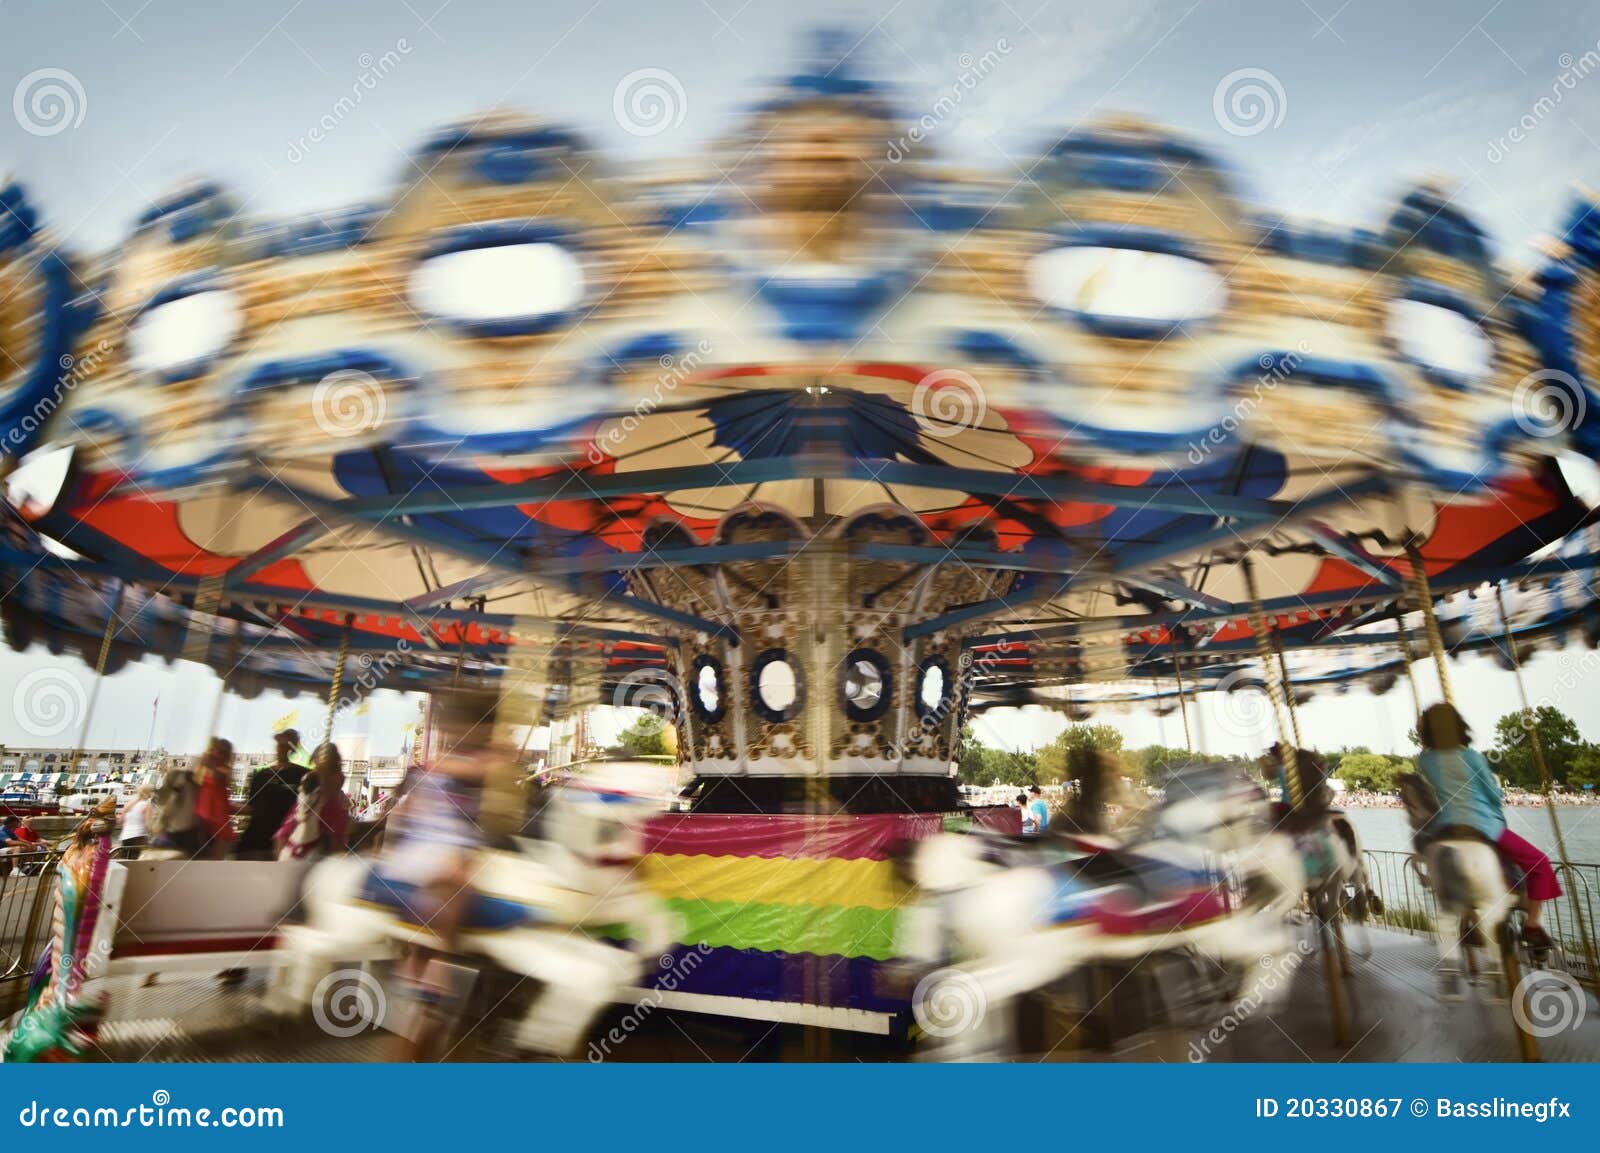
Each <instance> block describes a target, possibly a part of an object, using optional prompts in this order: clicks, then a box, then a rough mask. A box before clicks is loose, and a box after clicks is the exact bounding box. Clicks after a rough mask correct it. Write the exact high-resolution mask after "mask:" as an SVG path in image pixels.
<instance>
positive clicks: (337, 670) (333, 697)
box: [322, 613, 356, 744]
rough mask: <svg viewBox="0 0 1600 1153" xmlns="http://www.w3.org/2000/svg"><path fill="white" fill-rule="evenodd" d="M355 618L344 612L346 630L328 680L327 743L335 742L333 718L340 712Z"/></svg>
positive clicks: (325, 737) (324, 734)
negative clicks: (351, 631)
mask: <svg viewBox="0 0 1600 1153" xmlns="http://www.w3.org/2000/svg"><path fill="white" fill-rule="evenodd" d="M355 620H356V614H355V613H345V614H344V631H343V632H342V633H340V634H339V656H338V659H337V660H335V661H334V662H333V679H332V680H331V681H329V682H328V721H327V724H326V725H325V726H324V727H323V732H322V739H323V741H324V743H326V744H332V743H333V718H334V716H335V715H336V714H337V713H338V712H339V692H340V690H341V689H343V688H344V666H345V660H346V658H348V657H349V655H350V629H351V627H352V626H353V625H354V624H355Z"/></svg>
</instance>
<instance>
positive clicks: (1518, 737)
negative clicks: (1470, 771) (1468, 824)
mask: <svg viewBox="0 0 1600 1153" xmlns="http://www.w3.org/2000/svg"><path fill="white" fill-rule="evenodd" d="M1530 729H1532V730H1533V731H1535V732H1537V733H1538V737H1539V747H1540V749H1541V750H1543V752H1544V760H1545V764H1546V765H1547V766H1549V769H1550V778H1551V780H1553V781H1555V782H1556V783H1557V784H1564V783H1565V782H1566V781H1567V774H1568V772H1569V770H1570V769H1571V767H1572V765H1573V762H1574V761H1576V760H1577V759H1578V756H1579V754H1580V753H1581V752H1582V751H1583V747H1584V742H1583V738H1582V737H1581V736H1580V735H1579V733H1578V726H1577V725H1576V724H1574V723H1573V720H1572V718H1571V717H1569V716H1567V714H1566V713H1564V712H1562V711H1561V710H1560V709H1558V708H1556V707H1554V706H1553V705H1540V706H1539V707H1538V708H1536V709H1520V710H1518V711H1517V712H1514V713H1507V714H1506V715H1505V716H1503V717H1501V718H1500V719H1499V720H1498V721H1496V722H1495V726H1494V756H1493V757H1492V758H1491V759H1492V760H1493V761H1494V762H1495V769H1496V771H1497V772H1499V773H1500V775H1501V776H1503V777H1505V778H1506V780H1508V781H1509V782H1511V783H1512V784H1513V785H1517V786H1519V787H1521V788H1524V789H1538V788H1540V778H1539V767H1538V765H1537V764H1536V763H1535V762H1534V758H1533V741H1532V739H1531V738H1530V736H1529V730H1530Z"/></svg>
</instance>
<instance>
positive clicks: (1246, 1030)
mask: <svg viewBox="0 0 1600 1153" xmlns="http://www.w3.org/2000/svg"><path fill="white" fill-rule="evenodd" d="M1352 944H1353V945H1355V946H1356V947H1357V949H1358V952H1364V953H1367V955H1366V956H1365V957H1364V958H1362V957H1358V959H1357V960H1356V964H1355V971H1354V973H1353V974H1352V976H1351V977H1350V979H1349V988H1350V990H1351V993H1352V1002H1353V1006H1354V1020H1355V1024H1354V1030H1353V1036H1354V1038H1355V1043H1354V1044H1353V1045H1351V1046H1349V1047H1348V1048H1339V1047H1336V1046H1334V1045H1333V1044H1332V1043H1331V1034H1330V1027H1329V1021H1328V1014H1327V1010H1326V1007H1325V1003H1324V997H1325V991H1324V988H1323V984H1322V971H1321V968H1320V961H1319V959H1318V958H1317V957H1316V956H1312V957H1310V958H1309V959H1308V960H1306V961H1305V962H1304V963H1303V964H1301V965H1300V966H1299V968H1298V969H1296V970H1294V972H1293V973H1292V976H1291V977H1290V978H1289V981H1288V988H1287V993H1286V995H1285V996H1284V998H1283V999H1282V1001H1281V1002H1280V1003H1278V1004H1276V1005H1262V1006H1260V1007H1258V1008H1256V1009H1254V1010H1251V1011H1246V1010H1240V1011H1238V1012H1237V1013H1235V1015H1234V1020H1233V1021H1232V1022H1231V1023H1229V1025H1228V1027H1226V1028H1222V1029H1221V1030H1220V1035H1221V1040H1220V1041H1212V1040H1210V1038H1209V1036H1208V1035H1214V1034H1212V1030H1213V1029H1214V1028H1218V1027H1219V1026H1221V1025H1222V1024H1223V1020H1222V1017H1221V1016H1220V1015H1219V1017H1218V1018H1217V1020H1215V1021H1202V1022H1201V1023H1200V1024H1199V1025H1198V1026H1196V1027H1194V1028H1190V1029H1187V1030H1183V1031H1173V1032H1169V1033H1165V1034H1162V1035H1159V1036H1151V1035H1146V1036H1143V1037H1140V1038H1138V1039H1136V1040H1134V1041H1132V1042H1130V1043H1128V1044H1125V1045H1122V1046H1119V1047H1118V1048H1117V1049H1116V1050H1115V1051H1113V1052H1106V1051H1103V1050H1082V1049H1070V1048H1068V1047H1058V1048H1057V1049H1055V1050H1053V1051H1051V1052H1048V1053H1031V1054H1025V1055H1020V1056H1019V1057H1018V1060H1034V1061H1037V1060H1050V1061H1083V1060H1102V1061H1104V1060H1109V1061H1156V1060H1164V1061H1189V1060H1195V1059H1197V1058H1199V1059H1204V1060H1209V1061H1362V1062H1365V1061H1458V1060H1459V1061H1516V1060H1518V1059H1519V1056H1518V1050H1517V1042H1516V1036H1515V1033H1514V1031H1513V1024H1512V1016H1511V1010H1510V1007H1509V1005H1507V1004H1506V1003H1505V1002H1504V1001H1493V1000H1490V999H1489V998H1488V997H1487V996H1486V992H1485V991H1484V990H1469V994H1468V997H1467V999H1466V1000H1465V1001H1462V1002H1456V1003H1444V1002H1441V1001H1439V1000H1438V998H1437V996H1436V991H1435V989H1436V982H1435V978H1434V973H1433V967H1432V966H1433V962H1434V956H1435V954H1434V952H1433V950H1432V948H1431V945H1430V943H1429V941H1427V940H1426V939H1424V938H1421V937H1413V936H1409V935H1406V934H1403V933H1397V932H1392V931H1388V930H1377V931H1373V932H1371V933H1370V934H1369V941H1368V946H1370V948H1368V947H1365V946H1363V945H1362V943H1361V940H1360V937H1359V935H1358V936H1356V937H1354V938H1353V940H1352ZM258 991H259V986H256V985H253V984H246V985H243V986H239V987H227V986H223V985H221V984H220V983H219V982H218V981H217V980H215V979H214V978H211V977H205V978H198V979H179V978H163V979H162V981H161V982H160V983H158V984H157V985H155V986H152V987H139V988H124V989H123V990H121V991H120V992H119V993H118V994H117V996H116V997H115V999H114V1000H113V1002H112V1008H111V1014H110V1017H109V1019H108V1020H107V1021H106V1022H105V1023H104V1024H103V1025H102V1027H101V1035H100V1046H101V1049H100V1053H99V1055H98V1056H99V1058H100V1059H102V1060H110V1061H371V1060H385V1059H392V1049H391V1048H390V1041H391V1038H390V1037H389V1035H388V1034H386V1033H383V1032H381V1031H376V1030H374V1031H369V1032H365V1033H362V1034H360V1035H358V1036H355V1037H350V1038H334V1037H329V1036H327V1035H325V1034H323V1033H322V1032H321V1031H319V1030H318V1029H317V1028H316V1027H315V1025H313V1024H312V1023H310V1022H309V1021H307V1022H304V1023H299V1022H296V1023H293V1024H282V1023H279V1022H276V1021H274V1020H273V1019H272V1018H271V1017H269V1016H267V1015H266V1014H264V1013H263V1012H262V1009H261V1005H260V1002H259V999H258V996H257V994H258ZM623 1012H624V1009H619V1010H618V1012H617V1017H618V1018H620V1016H621V1014H622V1013H623ZM612 1023H614V1022H611V1021H608V1022H606V1023H605V1025H604V1026H603V1027H602V1030H601V1032H603V1031H604V1029H605V1028H608V1027H609V1026H610V1024H612ZM597 1036H598V1033H597ZM1540 1047H1541V1055H1542V1057H1543V1059H1544V1060H1546V1061H1596V1060H1600V1009H1597V1008H1596V1005H1595V1001H1594V998H1593V997H1592V996H1590V997H1587V998H1586V1009H1585V1013H1584V1015H1583V1020H1582V1021H1581V1023H1580V1024H1579V1025H1578V1027H1577V1028H1576V1029H1571V1030H1567V1031H1564V1032H1561V1033H1559V1034H1556V1035H1554V1036H1551V1037H1547V1038H1544V1039H1542V1040H1541V1041H1540ZM513 1056H514V1055H513V1054H512V1053H510V1052H509V1051H507V1050H505V1049H504V1048H503V1047H502V1046H501V1044H500V1042H499V1040H498V1037H497V1034H496V1031H495V1030H494V1029H492V1028H484V1029H482V1030H481V1031H477V1032H475V1034H474V1035H473V1037H472V1038H471V1040H470V1041H469V1042H468V1043H467V1044H463V1045H461V1046H460V1047H458V1049H457V1050H456V1051H455V1052H453V1053H452V1054H451V1057H450V1059H454V1060H504V1059H509V1058H511V1057H513ZM914 1057H915V1051H914V1050H911V1049H908V1048H907V1047H906V1046H905V1045H904V1043H902V1042H896V1041H893V1040H889V1039H883V1038H870V1037H862V1036H859V1035H848V1034H841V1033H832V1034H820V1033H817V1032H815V1031H808V1030H805V1029H801V1028H798V1027H795V1026H791V1025H782V1024H773V1023H769V1022H740V1021H728V1020H723V1019H717V1018H709V1017H700V1016H695V1015H692V1014H683V1013H668V1012H665V1011H660V1010H658V1011H656V1012H654V1013H651V1014H649V1015H648V1016H647V1017H646V1019H645V1021H644V1023H643V1025H641V1026H640V1027H639V1028H638V1029H637V1030H635V1031H633V1032H631V1033H629V1035H627V1036H626V1037H625V1038H624V1040H623V1041H622V1042H621V1043H620V1044H615V1045H611V1046H608V1048H607V1052H606V1054H605V1059H607V1060H620V1061H805V1060H867V1061H878V1060H904V1059H907V1058H914ZM577 1059H578V1060H586V1059H587V1057H586V1055H584V1054H580V1055H578V1057H577Z"/></svg>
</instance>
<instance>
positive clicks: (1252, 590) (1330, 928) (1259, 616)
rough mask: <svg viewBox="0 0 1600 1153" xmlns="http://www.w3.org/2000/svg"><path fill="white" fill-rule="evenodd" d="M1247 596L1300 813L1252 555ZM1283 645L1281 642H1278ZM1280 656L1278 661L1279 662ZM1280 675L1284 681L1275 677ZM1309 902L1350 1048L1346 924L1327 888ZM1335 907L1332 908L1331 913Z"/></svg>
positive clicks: (1336, 1033) (1278, 666)
mask: <svg viewBox="0 0 1600 1153" xmlns="http://www.w3.org/2000/svg"><path fill="white" fill-rule="evenodd" d="M1243 566H1244V581H1245V590H1246V592H1247V593H1248V594H1249V596H1250V631H1251V632H1253V633H1255V639H1256V656H1257V657H1258V658H1259V659H1260V661H1261V672H1262V675H1263V676H1264V677H1265V679H1266V686H1267V697H1268V698H1269V699H1270V700H1271V701H1272V712H1273V715H1274V716H1275V717H1276V718H1277V721H1278V758H1279V761H1280V763H1281V764H1282V765H1283V779H1284V783H1285V785H1286V786H1287V791H1288V794H1289V795H1288V796H1287V797H1285V798H1284V800H1285V801H1286V802H1288V805H1289V810H1290V811H1291V812H1294V811H1296V810H1298V809H1299V808H1300V805H1301V802H1302V800H1303V798H1304V796H1305V787H1304V784H1303V783H1302V782H1301V780H1300V754H1299V749H1298V746H1299V743H1300V742H1299V732H1298V727H1299V726H1298V722H1293V721H1292V722H1291V723H1293V724H1294V726H1295V729H1296V731H1295V732H1294V734H1293V736H1294V737H1295V740H1294V743H1293V744H1291V743H1290V741H1289V737H1290V735H1291V734H1290V733H1289V732H1288V731H1287V730H1286V727H1285V725H1284V723H1283V714H1284V702H1285V700H1286V699H1287V698H1289V696H1290V689H1289V684H1288V674H1287V669H1288V665H1287V662H1283V652H1282V649H1281V648H1277V646H1276V644H1275V642H1277V638H1276V637H1269V636H1268V635H1267V621H1266V613H1265V612H1264V611H1263V609H1262V607H1261V591H1260V589H1259V588H1258V587H1257V585H1256V573H1255V566H1254V565H1253V564H1252V563H1251V560H1250V556H1249V554H1248V553H1247V554H1246V555H1245V557H1244V561H1243ZM1277 643H1281V642H1277ZM1274 651H1276V653H1277V657H1278V660H1277V661H1274V660H1273V655H1274ZM1275 672H1276V674H1277V676H1278V677H1282V678H1283V679H1282V681H1281V682H1280V681H1277V680H1276V679H1275V677H1274V673H1275ZM1288 711H1289V715H1290V717H1291V718H1293V716H1294V704H1293V701H1292V700H1290V701H1289V702H1288ZM1306 895H1307V898H1308V900H1309V902H1310V905H1311V912H1312V916H1313V917H1314V918H1315V920H1316V921H1317V923H1318V925H1319V935H1320V936H1321V939H1322V963H1323V979H1324V982H1325V984H1326V986H1327V990H1328V1009H1329V1013H1330V1015H1331V1016H1332V1018H1333V1041H1334V1044H1336V1045H1348V1044H1349V1043H1350V1003H1349V999H1348V993H1347V991H1346V990H1345V987H1344V975H1345V973H1346V972H1348V971H1349V962H1348V958H1347V954H1346V949H1345V943H1344V930H1343V927H1342V926H1341V924H1340V917H1341V913H1340V909H1339V906H1338V904H1337V903H1334V902H1330V901H1329V900H1328V895H1327V887H1326V885H1323V886H1321V888H1320V891H1319V892H1308V893H1307V894H1306ZM1330 905H1331V906H1332V907H1331V909H1330Z"/></svg>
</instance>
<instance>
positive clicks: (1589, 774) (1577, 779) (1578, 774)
mask: <svg viewBox="0 0 1600 1153" xmlns="http://www.w3.org/2000/svg"><path fill="white" fill-rule="evenodd" d="M1585 785H1590V786H1592V787H1594V788H1596V789H1600V745H1595V744H1590V743H1588V742H1585V743H1584V746H1583V748H1581V749H1579V750H1578V755H1577V756H1575V757H1573V758H1572V763H1571V764H1570V765H1568V766H1567V788H1569V789H1572V790H1573V791H1575V792H1577V791H1581V790H1582V789H1583V787H1584V786H1585Z"/></svg>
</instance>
